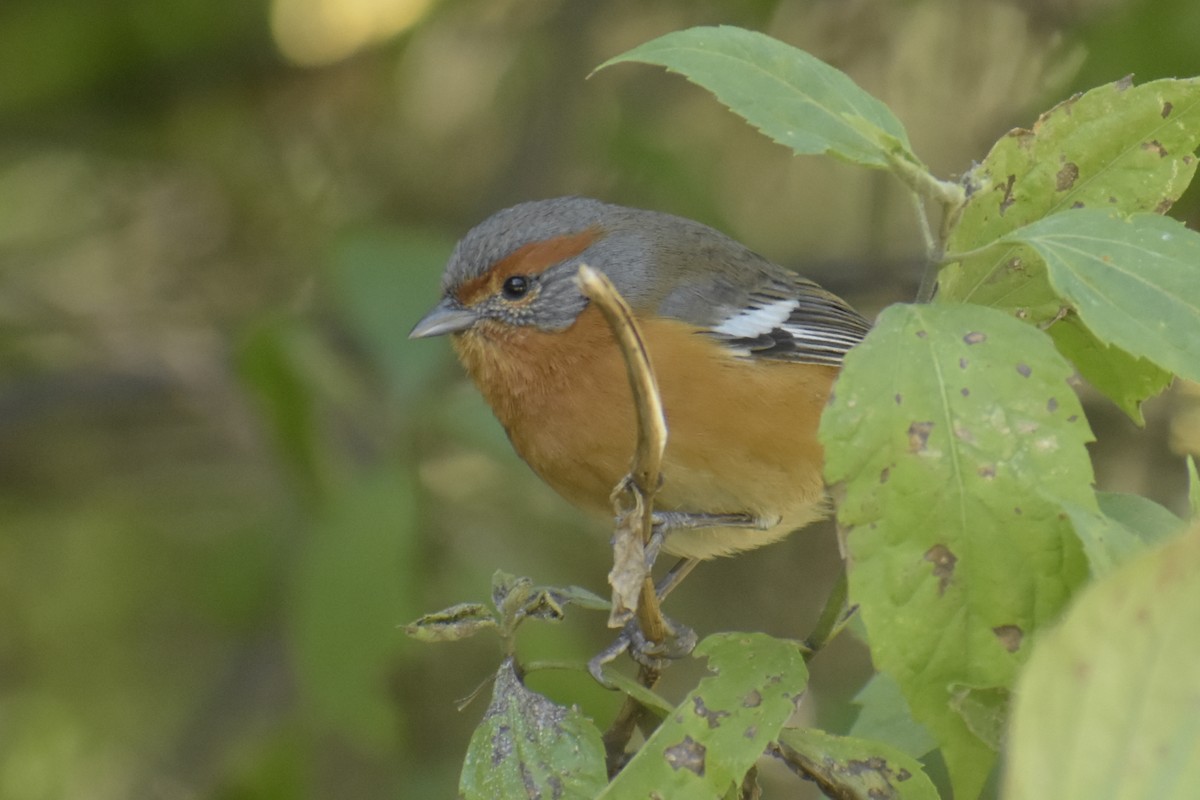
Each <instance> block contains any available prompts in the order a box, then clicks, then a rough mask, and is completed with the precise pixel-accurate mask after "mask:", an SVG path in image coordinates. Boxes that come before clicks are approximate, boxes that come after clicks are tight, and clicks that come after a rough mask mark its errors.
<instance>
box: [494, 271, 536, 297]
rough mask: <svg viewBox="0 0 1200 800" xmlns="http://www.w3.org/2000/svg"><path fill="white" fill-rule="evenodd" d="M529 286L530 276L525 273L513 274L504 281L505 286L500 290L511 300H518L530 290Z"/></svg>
mask: <svg viewBox="0 0 1200 800" xmlns="http://www.w3.org/2000/svg"><path fill="white" fill-rule="evenodd" d="M529 286H530V282H529V278H527V277H525V276H524V275H512V276H510V277H509V278H508V279H507V280H506V281H504V286H502V287H501V288H500V291H502V292H503V293H504V296H505V297H507V298H508V299H509V300H516V299H517V298H519V297H523V296H524V295H525V293H526V292H528V291H529Z"/></svg>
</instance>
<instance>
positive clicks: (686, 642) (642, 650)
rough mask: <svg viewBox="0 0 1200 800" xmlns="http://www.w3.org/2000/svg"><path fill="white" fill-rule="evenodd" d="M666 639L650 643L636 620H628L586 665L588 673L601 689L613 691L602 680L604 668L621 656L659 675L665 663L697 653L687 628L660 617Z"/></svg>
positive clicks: (693, 638) (694, 639)
mask: <svg viewBox="0 0 1200 800" xmlns="http://www.w3.org/2000/svg"><path fill="white" fill-rule="evenodd" d="M663 621H664V622H665V623H666V626H667V636H666V637H665V638H664V639H663V640H662V641H660V642H652V641H650V640H649V639H647V638H646V636H645V634H644V633H642V629H641V627H640V626H639V625H638V622H637V620H636V619H634V620H630V621H629V622H628V623H627V624H626V625H625V627H624V629H622V631H621V633H620V634H619V635H618V636H617V638H616V639H615V640H614V641H613V643H612V644H610V645H609V646H608V647H606V648H604V650H602V651H601V652H600V653H599V654H597V655H596V656H595V657H593V658H592V660H591V661H589V662H588V672H590V673H591V674H592V677H593V678H595V679H596V682H597V683H599V684H600V685H601V686H606V687H608V688H610V689H613V688H616V687H614V686H612V685H611V684H609V682H608V681H606V680H605V679H604V674H603V671H604V666H605V665H606V664H609V663H610V662H612V661H614V660H615V659H616V658H617V657H618V656H620V655H621V654H622V653H625V652H628V653H629V657H630V658H632V659H633V660H634V661H636V662H637V663H638V664H639V665H641V666H643V667H646V668H647V669H652V670H658V671H661V670H662V669H663V667H665V666H666V665H667V663H668V662H670V661H674V660H676V659H679V658H683V657H684V656H686V655H689V654H691V652H692V651H693V650H695V649H696V632H695V631H693V630H692V629H691V628H689V627H688V626H686V625H683V624H681V623H678V622H674V621H673V620H671V619H668V618H667V617H663Z"/></svg>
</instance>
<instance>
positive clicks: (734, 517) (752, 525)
mask: <svg viewBox="0 0 1200 800" xmlns="http://www.w3.org/2000/svg"><path fill="white" fill-rule="evenodd" d="M651 520H652V521H653V523H654V528H653V530H652V532H651V534H650V541H649V542H648V543H647V544H646V569H647V570H649V569H650V568H651V567H653V566H654V562H655V561H657V560H658V554H659V553H660V552H661V551H662V547H663V542H665V541H666V539H667V537H668V536H670V535H671V534H672V533H674V532H676V531H700V530H704V529H705V528H749V529H752V530H759V531H765V530H767V529H768V528H770V527H771V526H773V525H776V524H778V522H779V520H778V519H767V518H765V517H756V516H754V515H753V514H702V513H701V514H697V513H692V512H690V511H655V512H654V514H653V516H652V517H651ZM691 570H692V568H691V567H689V568H688V572H691ZM680 580H682V578H680ZM672 588H674V587H672Z"/></svg>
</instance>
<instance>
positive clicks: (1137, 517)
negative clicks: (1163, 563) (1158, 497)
mask: <svg viewBox="0 0 1200 800" xmlns="http://www.w3.org/2000/svg"><path fill="white" fill-rule="evenodd" d="M1096 501H1097V503H1098V504H1099V506H1100V511H1101V512H1103V513H1104V515H1105V516H1107V517H1110V518H1112V519H1114V520H1116V521H1118V522H1120V523H1121V524H1122V525H1124V526H1125V527H1126V528H1127V529H1128V530H1129V531H1130V532H1131V533H1132V534H1133V535H1134V536H1136V537H1138V538H1139V539H1140V540H1141V541H1142V543H1143V544H1145V545H1147V546H1150V547H1153V546H1155V545H1158V544H1161V543H1162V542H1165V541H1167V540H1168V539H1171V538H1174V537H1175V536H1177V535H1178V534H1179V533H1180V532H1181V531H1182V530H1183V528H1184V526H1185V525H1186V524H1187V523H1186V522H1185V521H1184V520H1182V519H1180V518H1179V517H1178V516H1176V515H1175V514H1174V512H1172V511H1171V510H1170V509H1167V508H1164V507H1163V506H1160V505H1159V504H1158V503H1156V502H1154V501H1153V500H1151V499H1150V498H1148V497H1142V496H1141V495H1140V494H1125V493H1123V492H1096Z"/></svg>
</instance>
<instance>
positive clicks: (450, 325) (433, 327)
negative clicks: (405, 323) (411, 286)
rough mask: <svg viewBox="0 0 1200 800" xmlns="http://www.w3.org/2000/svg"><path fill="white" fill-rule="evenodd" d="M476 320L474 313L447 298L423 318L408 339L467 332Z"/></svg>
mask: <svg viewBox="0 0 1200 800" xmlns="http://www.w3.org/2000/svg"><path fill="white" fill-rule="evenodd" d="M476 319H477V318H476V316H475V312H474V311H472V310H471V309H469V308H463V307H462V306H460V305H459V304H458V303H457V301H455V300H453V299H452V298H449V297H447V298H445V299H444V300H442V302H440V303H438V304H437V305H436V306H434V307H433V308H432V309H431V310H430V312H429V313H428V314H426V315H425V316H423V317H421V321H420V322H418V323H417V324H416V325H414V326H413V329H412V330H411V331H410V332H409V334H408V338H410V339H424V338H425V337H427V336H441V335H442V334H444V333H454V332H456V331H465V330H466V329H467V328H469V327H471V326H472V325H474V324H475V321H476Z"/></svg>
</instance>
